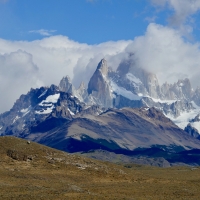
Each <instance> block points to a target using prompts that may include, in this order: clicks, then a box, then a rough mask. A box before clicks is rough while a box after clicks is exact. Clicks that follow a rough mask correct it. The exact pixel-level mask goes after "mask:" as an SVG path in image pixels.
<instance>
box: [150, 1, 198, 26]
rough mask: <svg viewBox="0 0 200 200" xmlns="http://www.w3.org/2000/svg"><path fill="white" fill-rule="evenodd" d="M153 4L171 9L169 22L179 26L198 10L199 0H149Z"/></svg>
mask: <svg viewBox="0 0 200 200" xmlns="http://www.w3.org/2000/svg"><path fill="white" fill-rule="evenodd" d="M151 2H152V4H153V5H154V6H158V7H163V8H167V9H170V10H173V11H174V13H173V14H172V16H170V18H169V22H170V23H171V24H173V25H176V26H179V25H182V24H184V23H186V22H188V18H189V17H190V16H192V15H193V14H195V13H196V12H198V11H199V10H200V1H199V0H151Z"/></svg>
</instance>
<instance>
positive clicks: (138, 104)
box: [0, 59, 200, 155]
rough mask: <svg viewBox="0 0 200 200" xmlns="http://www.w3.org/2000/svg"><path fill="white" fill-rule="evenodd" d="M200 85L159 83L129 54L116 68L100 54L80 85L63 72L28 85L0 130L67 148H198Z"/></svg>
mask: <svg viewBox="0 0 200 200" xmlns="http://www.w3.org/2000/svg"><path fill="white" fill-rule="evenodd" d="M199 106H200V88H197V89H196V90H194V89H193V88H192V86H191V84H190V81H189V79H184V80H178V81H177V83H174V84H168V83H164V84H163V85H161V86H160V85H159V82H158V79H157V77H156V75H155V74H153V73H150V72H147V71H145V70H144V69H142V68H140V67H138V66H136V65H135V64H134V62H132V61H131V59H127V60H124V61H122V62H121V63H120V65H119V66H118V68H117V70H113V69H111V68H109V67H108V65H107V61H106V60H105V59H102V60H101V61H100V62H99V64H98V66H97V68H96V70H95V71H94V74H93V76H92V77H91V78H90V80H89V82H88V86H87V87H86V86H85V84H84V83H81V85H80V87H79V88H78V89H76V88H75V87H74V86H73V84H72V83H71V80H70V78H69V77H68V76H65V77H63V78H62V79H61V81H60V84H59V85H58V86H56V85H51V86H50V87H40V88H36V89H31V90H30V91H29V92H28V93H27V94H25V95H24V94H23V95H21V96H20V98H19V99H18V100H17V101H16V102H15V104H14V106H13V107H12V108H11V109H10V111H7V112H5V113H2V114H1V115H0V134H1V135H2V136H3V135H12V136H17V137H21V138H26V139H29V140H33V141H36V142H39V143H42V144H45V145H48V146H51V147H54V148H57V149H60V150H64V151H68V152H77V151H89V150H91V149H104V150H107V151H113V152H116V153H123V154H127V155H128V154H131V152H133V151H135V150H138V149H144V148H155V147H156V148H160V149H162V150H164V151H169V152H180V151H184V150H190V149H200V140H199V139H200V136H199V133H200V117H199V112H200V107H199Z"/></svg>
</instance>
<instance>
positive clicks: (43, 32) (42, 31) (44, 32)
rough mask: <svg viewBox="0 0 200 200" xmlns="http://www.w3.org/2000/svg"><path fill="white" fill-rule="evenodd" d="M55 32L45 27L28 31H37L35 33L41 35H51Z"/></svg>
mask: <svg viewBox="0 0 200 200" xmlns="http://www.w3.org/2000/svg"><path fill="white" fill-rule="evenodd" d="M55 32H56V30H46V29H40V30H32V31H29V33H37V34H40V35H42V36H51V35H52V34H53V33H55Z"/></svg>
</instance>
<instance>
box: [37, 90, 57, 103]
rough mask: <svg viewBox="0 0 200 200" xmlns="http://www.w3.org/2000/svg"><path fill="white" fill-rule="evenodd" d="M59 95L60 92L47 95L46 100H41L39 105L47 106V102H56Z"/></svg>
mask: <svg viewBox="0 0 200 200" xmlns="http://www.w3.org/2000/svg"><path fill="white" fill-rule="evenodd" d="M59 97H60V93H58V94H54V95H49V96H48V97H47V98H46V100H43V101H42V102H41V103H40V104H39V105H40V106H49V104H52V103H57V101H58V99H59Z"/></svg>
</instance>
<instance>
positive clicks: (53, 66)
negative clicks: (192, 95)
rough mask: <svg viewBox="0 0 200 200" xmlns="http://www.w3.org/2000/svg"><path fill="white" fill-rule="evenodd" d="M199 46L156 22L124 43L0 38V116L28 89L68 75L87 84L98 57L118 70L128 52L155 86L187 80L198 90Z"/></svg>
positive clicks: (55, 81) (66, 38) (55, 82)
mask: <svg viewBox="0 0 200 200" xmlns="http://www.w3.org/2000/svg"><path fill="white" fill-rule="evenodd" d="M199 49H200V48H199V44H198V43H196V44H192V43H189V42H186V41H185V40H184V39H183V38H182V35H181V34H180V31H177V30H174V29H173V28H170V27H165V26H162V25H158V24H155V23H151V24H149V26H148V27H147V30H146V33H145V34H144V35H143V36H139V37H136V38H135V39H134V40H129V41H123V40H122V41H115V42H114V41H109V42H105V43H101V44H96V45H88V44H84V43H78V42H75V41H73V40H70V39H69V38H68V37H66V36H62V35H57V36H51V37H46V38H43V39H41V40H35V41H31V42H28V41H8V40H3V39H0V93H1V94H2V95H1V96H2V97H1V105H0V112H4V111H6V110H8V109H10V108H11V107H12V105H13V103H14V101H15V100H16V99H17V98H19V96H20V95H21V94H22V93H27V92H28V91H29V90H30V88H31V87H33V88H34V87H39V86H50V85H51V84H56V85H58V84H59V81H60V80H61V78H62V77H64V76H66V75H69V76H70V77H71V79H72V80H73V84H74V85H75V86H76V87H78V86H79V85H80V83H81V82H82V81H84V82H85V84H86V85H87V83H88V81H89V79H90V77H91V76H92V74H93V73H94V71H95V69H96V67H97V64H98V63H99V61H100V60H101V59H102V58H105V59H106V60H107V62H108V66H109V67H112V68H113V69H117V67H118V65H119V63H120V62H121V61H123V60H124V59H127V58H128V57H129V55H130V54H133V55H134V56H133V59H134V63H135V64H136V65H138V66H140V67H142V68H144V69H146V70H148V71H150V72H153V73H155V74H157V77H158V80H159V82H160V83H164V82H165V81H167V82H170V83H173V82H176V81H177V80H178V79H180V78H185V77H187V78H190V79H191V82H192V85H193V87H196V86H197V85H199V86H200V82H199V76H200V71H199V67H200V50H199Z"/></svg>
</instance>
